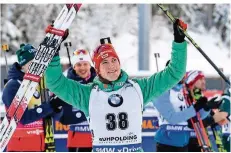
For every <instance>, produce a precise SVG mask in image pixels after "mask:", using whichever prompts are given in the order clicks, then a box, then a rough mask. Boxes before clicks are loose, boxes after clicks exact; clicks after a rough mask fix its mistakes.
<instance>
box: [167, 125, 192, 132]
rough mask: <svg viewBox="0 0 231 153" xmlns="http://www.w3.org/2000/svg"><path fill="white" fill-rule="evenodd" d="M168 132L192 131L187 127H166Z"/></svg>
mask: <svg viewBox="0 0 231 153" xmlns="http://www.w3.org/2000/svg"><path fill="white" fill-rule="evenodd" d="M166 130H170V131H192V130H191V129H189V128H188V127H187V126H182V125H166Z"/></svg>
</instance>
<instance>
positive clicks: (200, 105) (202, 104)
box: [193, 97, 208, 112]
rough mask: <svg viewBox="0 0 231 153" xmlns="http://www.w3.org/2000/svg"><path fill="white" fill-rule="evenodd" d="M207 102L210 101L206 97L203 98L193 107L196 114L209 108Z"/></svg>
mask: <svg viewBox="0 0 231 153" xmlns="http://www.w3.org/2000/svg"><path fill="white" fill-rule="evenodd" d="M207 102H208V99H207V98H206V97H201V98H200V99H198V100H197V102H196V104H194V105H193V107H194V108H195V110H196V112H198V111H199V110H200V109H202V108H204V109H205V108H207Z"/></svg>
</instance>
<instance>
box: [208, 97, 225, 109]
mask: <svg viewBox="0 0 231 153" xmlns="http://www.w3.org/2000/svg"><path fill="white" fill-rule="evenodd" d="M221 104H222V99H221V97H219V96H216V97H213V98H212V99H210V100H209V101H208V102H207V108H208V109H218V108H219V107H220V105H221Z"/></svg>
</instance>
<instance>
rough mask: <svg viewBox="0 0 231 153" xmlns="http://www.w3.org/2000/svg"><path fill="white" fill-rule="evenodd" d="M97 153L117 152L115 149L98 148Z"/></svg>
mask: <svg viewBox="0 0 231 153" xmlns="http://www.w3.org/2000/svg"><path fill="white" fill-rule="evenodd" d="M96 152H115V148H97V149H96Z"/></svg>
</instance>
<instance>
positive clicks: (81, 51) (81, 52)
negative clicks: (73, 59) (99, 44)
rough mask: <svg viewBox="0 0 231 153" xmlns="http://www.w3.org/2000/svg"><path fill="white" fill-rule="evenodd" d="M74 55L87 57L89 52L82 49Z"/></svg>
mask: <svg viewBox="0 0 231 153" xmlns="http://www.w3.org/2000/svg"><path fill="white" fill-rule="evenodd" d="M73 54H74V55H80V54H83V55H87V54H88V52H87V51H86V50H83V49H81V50H77V51H74V52H73Z"/></svg>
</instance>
